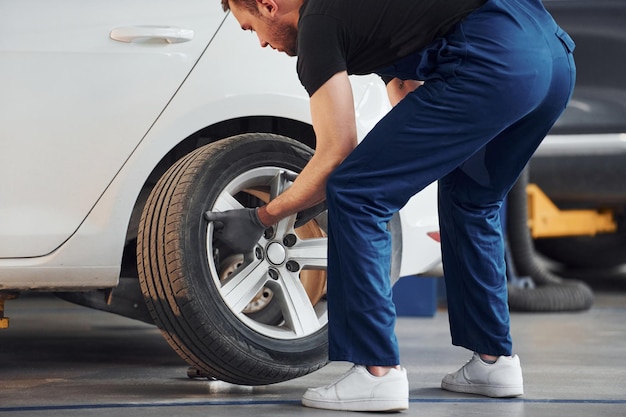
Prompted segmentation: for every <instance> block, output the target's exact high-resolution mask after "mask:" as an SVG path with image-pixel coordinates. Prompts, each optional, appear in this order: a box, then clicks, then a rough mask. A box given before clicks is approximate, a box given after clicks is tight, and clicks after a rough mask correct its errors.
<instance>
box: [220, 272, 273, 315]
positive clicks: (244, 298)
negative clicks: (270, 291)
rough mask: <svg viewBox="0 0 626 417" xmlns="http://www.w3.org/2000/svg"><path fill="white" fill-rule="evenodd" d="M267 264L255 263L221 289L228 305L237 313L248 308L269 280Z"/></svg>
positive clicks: (233, 276) (231, 278) (232, 277)
mask: <svg viewBox="0 0 626 417" xmlns="http://www.w3.org/2000/svg"><path fill="white" fill-rule="evenodd" d="M267 267H268V265H267V263H266V262H264V261H263V262H259V261H255V262H252V263H251V264H249V265H247V266H245V267H244V268H243V269H241V270H240V271H238V272H235V273H234V274H233V275H232V276H231V277H230V278H229V279H228V281H227V282H226V283H225V284H224V285H223V286H222V287H221V289H220V292H221V294H222V297H223V299H224V301H225V302H226V304H228V305H229V306H230V308H231V310H233V311H234V312H236V313H241V311H242V310H243V309H244V308H246V306H247V305H248V304H249V303H250V301H252V299H253V298H254V297H255V296H256V294H257V293H258V292H259V291H261V289H262V288H263V287H264V286H265V283H266V282H267V280H268V276H267Z"/></svg>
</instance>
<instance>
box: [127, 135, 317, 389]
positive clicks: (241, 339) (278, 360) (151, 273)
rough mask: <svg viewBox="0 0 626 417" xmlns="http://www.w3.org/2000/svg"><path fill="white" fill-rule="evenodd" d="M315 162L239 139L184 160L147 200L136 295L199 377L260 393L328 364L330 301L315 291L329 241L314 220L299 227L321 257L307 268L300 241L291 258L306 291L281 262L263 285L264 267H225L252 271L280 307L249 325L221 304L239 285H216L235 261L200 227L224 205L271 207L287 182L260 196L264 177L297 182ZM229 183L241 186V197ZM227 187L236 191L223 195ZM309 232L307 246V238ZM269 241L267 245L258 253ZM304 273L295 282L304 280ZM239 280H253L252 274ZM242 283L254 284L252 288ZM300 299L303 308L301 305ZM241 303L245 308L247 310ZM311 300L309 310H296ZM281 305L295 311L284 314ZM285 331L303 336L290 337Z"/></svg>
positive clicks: (295, 147)
mask: <svg viewBox="0 0 626 417" xmlns="http://www.w3.org/2000/svg"><path fill="white" fill-rule="evenodd" d="M311 155H312V151H311V149H309V148H307V147H306V146H304V145H302V144H300V143H298V142H296V141H293V140H290V139H287V138H284V137H279V136H276V135H269V134H246V135H240V136H235V137H232V138H229V139H225V140H222V141H219V142H216V143H213V144H210V145H207V146H205V147H203V148H200V149H198V150H196V151H194V152H192V153H190V154H189V155H187V156H185V157H184V158H182V159H181V160H180V161H178V162H177V163H176V164H174V165H173V166H172V167H171V168H170V169H169V170H168V171H167V172H166V173H165V174H164V175H163V177H162V178H161V179H160V181H159V182H158V184H157V185H156V186H155V188H154V190H153V191H152V193H151V195H150V197H149V199H148V202H147V204H146V206H145V209H144V211H143V214H142V217H141V221H140V226H139V234H138V242H137V252H138V253H137V263H138V270H139V277H140V282H141V288H142V292H143V293H144V296H145V298H146V303H147V306H148V309H149V310H150V312H151V314H152V316H153V318H154V321H155V323H156V324H157V325H158V326H159V328H160V329H161V331H162V332H163V334H164V336H165V338H166V339H167V341H168V342H169V344H170V345H171V346H172V347H173V348H174V349H175V350H176V352H177V353H178V354H179V355H180V356H181V357H182V358H183V359H185V360H186V361H187V362H188V363H189V364H190V365H192V366H193V367H195V368H196V369H198V370H199V371H201V372H202V373H203V374H206V375H211V376H213V377H215V378H217V379H220V380H224V381H227V382H231V383H236V384H244V385H261V384H271V383H276V382H281V381H285V380H289V379H292V378H296V377H299V376H302V375H305V374H308V373H310V372H312V371H315V370H317V369H319V368H320V367H322V366H324V365H325V364H326V363H327V331H326V323H327V318H326V306H325V303H326V302H325V294H320V291H319V288H320V285H321V286H322V288H325V262H326V254H325V250H324V255H323V258H324V259H323V260H322V259H319V258H320V257H319V256H318V254H319V253H320V252H321V246H320V245H322V244H323V246H324V249H325V245H326V243H325V240H326V238H325V235H324V234H323V230H322V228H321V227H320V226H319V225H318V223H317V220H312V221H310V222H309V223H307V225H312V226H307V225H304V226H303V227H301V228H300V229H303V228H304V227H309V228H312V229H313V231H314V232H313V234H314V236H313V238H312V239H313V240H312V242H313V246H314V249H315V248H317V252H315V253H314V254H313V255H312V256H313V258H311V259H309V260H308V261H307V259H305V256H304V254H303V250H302V246H298V245H300V244H301V242H305V241H307V239H306V238H305V239H302V238H301V237H300V239H298V242H299V243H298V244H297V245H296V246H294V248H295V249H297V248H298V247H299V248H300V249H299V250H300V255H297V256H296V255H294V256H295V257H296V259H297V260H298V261H299V262H300V264H301V266H302V270H303V271H304V270H307V272H310V271H312V274H313V275H314V277H313V281H314V283H313V284H306V285H307V287H306V288H304V287H305V284H304V279H303V278H299V279H298V277H296V278H295V279H293V275H294V274H293V273H289V272H287V269H286V267H285V263H283V264H282V265H276V266H273V267H272V269H273V270H274V272H278V275H279V278H278V279H277V280H274V279H271V278H269V274H268V273H267V271H265V272H264V273H263V274H262V277H261V276H260V275H259V274H258V273H257V272H259V271H261V270H262V268H265V267H266V266H267V265H268V262H269V261H267V260H265V258H263V259H262V260H259V259H256V258H255V259H251V260H247V261H245V262H244V267H245V268H242V267H240V268H239V269H237V267H236V265H235V266H234V267H233V266H232V265H230V264H229V265H230V267H231V269H234V271H235V272H234V273H233V275H232V276H234V277H235V278H237V277H238V276H240V275H239V274H242V273H244V272H243V271H245V270H246V268H252V270H253V271H256V272H255V275H254V279H256V280H257V281H258V282H261V280H267V282H266V283H264V284H263V285H264V286H263V288H266V287H267V288H271V289H273V291H274V292H276V293H280V295H282V299H281V300H280V301H281V302H282V305H281V303H277V302H274V303H271V302H269V303H266V304H267V305H265V308H267V309H268V310H270V314H269V316H270V317H269V318H268V317H263V318H258V317H257V318H255V317H254V314H252V313H250V314H248V313H245V311H246V308H248V306H246V308H244V309H243V310H242V309H241V308H240V307H236V308H235V307H232V308H231V307H229V305H228V304H227V300H226V299H228V297H229V295H227V296H225V295H223V294H222V291H223V289H224V287H225V286H226V285H227V284H226V283H232V282H233V281H235V280H234V279H232V280H228V277H227V278H223V277H222V279H220V278H219V275H220V273H219V272H218V269H219V268H220V259H222V260H223V259H227V258H228V259H232V258H233V256H234V257H237V256H238V255H237V254H228V253H227V252H225V250H224V248H220V247H219V246H217V244H216V242H214V241H213V239H212V225H209V223H207V222H206V221H205V220H204V219H203V213H204V212H205V211H207V210H211V209H221V210H224V209H225V208H224V205H229V204H235V205H236V204H240V205H242V206H249V207H254V206H258V205H261V204H263V197H264V196H266V198H265V199H266V200H267V199H269V197H270V194H272V193H273V194H274V195H275V194H276V193H279V192H280V189H278V188H276V187H277V186H278V187H282V186H285V185H288V184H287V183H286V182H285V181H288V180H286V179H284V178H282V176H281V175H279V177H280V178H277V179H276V181H274V182H273V183H272V185H270V186H267V187H266V189H265V190H264V189H263V185H262V184H261V183H259V181H257V180H258V179H259V178H261V179H262V180H267V179H268V178H266V177H264V176H263V175H267V174H269V175H273V174H279V173H280V172H282V171H286V172H289V173H291V174H295V173H298V172H299V171H300V170H301V169H302V168H303V167H304V165H305V164H306V163H307V161H308V160H309V159H310V157H311ZM264 170H265V171H264ZM257 171H258V173H257ZM250 173H253V174H250ZM242 175H243V176H244V177H241V176H242ZM246 175H247V176H249V178H247V177H246ZM255 175H257V177H258V178H257V177H255ZM241 178H243V180H242V179H241ZM246 178H247V179H246ZM238 181H239V182H238ZM241 181H243V182H241ZM255 181H256V182H255ZM233 184H240V185H239V187H240V188H241V190H238V189H236V187H237V185H233ZM227 187H235V188H233V189H232V190H230V191H224V190H226V189H227ZM233 190H234V191H233ZM242 190H245V191H242ZM231 197H232V198H231ZM236 199H239V202H238V203H235V200H236ZM218 206H221V207H218ZM323 215H325V213H323ZM294 221H295V216H293V218H290V219H286V220H283V221H281V223H279V225H278V227H277V229H281V230H282V232H280V231H277V232H276V233H277V237H282V236H278V235H279V234H280V233H285V234H288V233H289V234H291V233H293V224H294ZM320 223H321V221H320ZM300 229H299V230H300ZM296 233H298V231H296ZM306 233H308V235H309V236H308V237H310V235H311V232H310V231H309V232H306ZM275 240H276V239H271V238H270V239H266V238H265V237H263V238H261V241H260V245H259V248H262V246H263V245H268V244H269V243H270V242H274V241H275ZM316 242H322V243H319V244H318V243H316ZM315 245H317V246H315ZM261 250H262V249H261ZM209 251H210V252H209ZM305 251H307V249H305ZM309 252H310V251H309ZM309 252H307V254H308V253H309ZM208 253H211V254H212V256H208ZM294 253H295V252H294ZM316 256H317V258H315V257H316ZM253 258H254V257H253ZM314 258H315V259H314ZM241 261H242V260H241V259H238V260H236V262H241ZM228 262H231V261H228ZM307 262H308V263H309V264H311V265H313V269H311V270H308V269H307V268H306V265H304V264H306V263H307ZM246 265H247V266H246ZM292 269H293V266H292ZM319 270H321V271H319ZM320 272H321V276H320ZM303 273H305V272H300V273H299V274H298V273H296V274H297V275H300V276H301V275H302V274H303ZM242 276H246V277H247V278H249V276H248V275H242ZM250 276H252V273H250ZM320 280H322V281H323V282H322V284H320V282H321V281H320ZM287 281H288V283H287V284H285V282H287ZM241 282H242V283H243V282H252V279H249V280H247V281H246V280H242V281H241ZM223 283H224V284H223ZM222 284H223V285H222ZM234 287H235V288H237V286H234ZM309 287H314V288H313V290H314V292H315V291H316V289H317V293H316V294H309V293H307V292H305V291H306V290H308V289H309ZM285 288H289V289H285ZM294 288H295V289H294ZM248 290H249V289H248ZM249 291H250V290H249ZM229 294H232V293H229ZM275 297H277V296H276V294H275ZM305 297H308V300H304V298H305ZM241 299H242V300H244V303H245V302H246V301H248V300H247V299H244V298H243V297H242V298H241ZM230 301H232V299H230ZM274 301H276V300H274ZM299 301H300V304H299V303H298V302H299ZM307 301H308V302H309V305H308V306H302V304H306V303H307ZM287 302H290V303H291V304H290V305H289V306H288V307H285V306H284V304H285V303H287ZM232 304H236V303H235V302H232ZM250 304H252V300H250ZM277 308H278V311H279V313H281V317H282V318H281V320H280V323H277V322H276V311H277ZM281 309H282V310H281ZM289 309H291V310H289ZM293 310H295V311H296V312H297V313H302V312H303V311H304V312H305V313H303V314H305V315H306V314H308V316H306V318H305V320H303V321H304V322H306V323H305V324H302V323H298V322H297V319H290V318H289V317H291V316H293V315H294V314H293V313H294V311H293ZM253 313H258V311H255V312H253ZM282 313H286V314H285V315H282ZM313 315H314V316H313ZM283 316H284V317H283ZM316 320H318V322H316ZM264 321H265V322H264ZM290 326H291V327H293V328H297V327H298V326H300V328H298V329H297V330H294V329H291V328H290Z"/></svg>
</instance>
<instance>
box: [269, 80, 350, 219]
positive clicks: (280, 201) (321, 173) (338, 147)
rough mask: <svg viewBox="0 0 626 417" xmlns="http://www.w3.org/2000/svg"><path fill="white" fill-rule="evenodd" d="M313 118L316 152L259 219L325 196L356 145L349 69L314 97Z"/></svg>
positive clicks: (288, 211) (296, 209)
mask: <svg viewBox="0 0 626 417" xmlns="http://www.w3.org/2000/svg"><path fill="white" fill-rule="evenodd" d="M311 118H312V120H313V130H314V131H315V136H316V139H317V145H316V150H315V154H314V155H313V157H312V158H311V160H310V161H309V162H308V163H307V165H306V166H305V167H304V169H303V170H302V172H301V173H300V175H298V178H297V179H296V180H295V181H294V183H293V185H292V186H291V187H289V188H288V189H287V191H285V192H284V193H282V194H281V195H279V196H278V197H276V198H275V199H274V200H272V201H270V202H269V203H268V204H267V205H266V206H264V207H262V208H261V209H259V212H258V215H259V218H260V220H261V221H262V222H263V223H264V224H266V225H270V224H275V223H277V222H278V221H279V220H281V219H283V218H285V217H287V216H289V215H292V214H295V213H297V212H299V211H302V210H304V209H306V208H309V207H312V206H314V205H315V204H317V203H320V202H322V201H324V200H325V199H326V181H327V180H328V177H329V176H330V174H331V173H332V171H333V170H334V169H335V168H336V167H337V166H338V165H339V164H340V163H341V162H342V161H343V160H344V159H345V158H346V156H348V154H349V153H350V152H352V150H353V149H354V148H355V147H356V145H357V134H356V121H355V114H354V100H353V98H352V86H351V85H350V80H349V78H348V74H347V72H345V71H343V72H339V73H337V74H335V75H334V76H333V77H331V78H330V79H329V80H328V81H326V83H324V85H322V86H321V87H320V88H319V89H318V90H317V91H316V92H315V93H314V94H313V96H311Z"/></svg>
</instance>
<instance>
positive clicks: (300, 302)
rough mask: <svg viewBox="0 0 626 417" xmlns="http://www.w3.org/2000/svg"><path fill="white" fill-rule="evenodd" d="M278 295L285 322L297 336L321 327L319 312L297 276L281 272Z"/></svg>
mask: <svg viewBox="0 0 626 417" xmlns="http://www.w3.org/2000/svg"><path fill="white" fill-rule="evenodd" d="M275 296H276V294H275ZM278 297H279V300H280V303H281V307H282V311H283V318H284V319H285V323H286V324H287V326H289V327H290V328H291V330H293V332H294V333H295V334H296V335H297V336H302V335H307V334H311V333H313V332H316V331H317V330H318V329H319V328H320V320H319V318H318V317H317V313H316V312H315V309H314V308H313V305H311V300H309V296H308V295H307V293H306V290H305V289H304V287H303V286H302V284H301V283H300V280H299V279H298V278H297V276H294V275H293V274H290V273H283V274H281V291H280V293H279V294H278Z"/></svg>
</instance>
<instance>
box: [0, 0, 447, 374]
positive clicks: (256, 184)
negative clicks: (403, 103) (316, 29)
mask: <svg viewBox="0 0 626 417" xmlns="http://www.w3.org/2000/svg"><path fill="white" fill-rule="evenodd" d="M0 62H2V65H0V91H2V94H0V110H1V111H0V143H1V144H2V145H1V146H2V150H1V152H0V327H3V326H4V327H6V325H8V321H7V319H6V317H4V315H3V313H4V300H6V299H10V298H12V297H15V296H17V295H18V294H19V293H20V292H22V291H46V292H55V293H57V294H59V295H60V296H62V297H63V298H65V299H67V300H71V301H73V302H77V303H80V304H83V305H87V306H90V307H95V308H100V309H103V310H107V311H111V312H115V313H118V314H122V315H125V316H128V317H132V318H136V319H140V320H144V321H147V322H154V323H155V324H156V325H157V326H158V327H159V328H160V329H161V331H162V332H163V334H164V336H165V338H166V339H167V341H168V342H169V344H170V345H171V346H172V347H173V348H174V349H175V350H176V351H177V352H178V353H179V354H180V356H181V357H182V358H184V359H185V360H186V361H187V362H188V363H189V364H190V365H191V366H193V367H194V368H195V369H197V370H198V371H199V372H201V373H202V374H203V375H207V376H210V377H215V378H218V379H222V380H225V381H229V382H234V383H239V384H248V385H256V384H267V383H273V382H279V381H284V380H287V379H290V378H294V377H297V376H301V375H304V374H306V373H308V372H311V371H313V370H316V369H318V368H320V367H321V366H323V365H324V364H325V363H326V361H327V350H326V349H327V337H326V322H327V313H326V301H325V282H326V281H325V280H326V275H325V269H326V230H325V228H326V226H325V214H324V213H323V212H321V213H318V215H317V216H316V217H315V218H314V219H312V220H311V221H309V222H307V223H306V224H304V225H302V226H301V227H294V225H295V221H296V217H295V216H292V217H291V218H288V219H285V220H284V221H282V222H280V223H279V224H278V225H277V226H276V227H274V228H272V229H270V230H268V231H267V233H266V235H265V236H264V237H263V238H261V240H260V242H259V245H258V246H257V248H256V251H255V253H254V254H249V255H251V256H248V255H246V256H244V254H238V253H231V252H229V251H228V249H227V248H225V247H224V246H222V245H220V243H219V241H216V240H215V239H214V238H213V233H212V232H213V229H212V226H211V225H210V224H208V223H207V222H205V221H204V220H203V216H202V214H203V213H204V212H205V211H207V210H226V209H229V208H235V207H255V206H258V205H261V204H263V203H265V202H267V201H269V200H270V199H271V198H273V197H275V196H276V195H278V194H280V193H281V192H282V191H283V190H284V189H285V188H286V187H289V185H290V184H291V182H292V181H293V178H294V177H295V175H297V173H298V172H299V171H300V170H301V169H302V167H303V166H304V165H305V164H306V162H307V160H308V159H309V158H310V157H311V154H312V152H313V149H314V148H315V135H314V133H313V130H312V128H311V121H310V115H309V104H308V97H307V96H306V93H305V91H304V89H303V87H302V86H301V85H300V83H299V82H298V80H297V77H296V73H295V61H294V59H291V58H288V57H285V56H282V55H280V54H277V53H275V52H272V51H271V50H269V49H268V50H265V49H262V48H260V47H259V45H258V43H257V41H256V38H255V37H254V36H250V34H249V33H246V32H244V31H242V30H241V29H240V27H239V25H238V24H237V23H236V21H235V20H234V18H232V17H231V16H230V15H228V14H225V13H224V12H223V11H222V9H221V6H220V4H219V2H205V1H200V0H182V1H177V2H167V1H153V0H149V1H148V0H124V1H121V0H114V1H108V2H106V3H103V2H94V1H82V2H67V1H63V0H61V1H57V2H43V3H42V2H35V1H32V0H24V1H20V2H10V1H0ZM352 82H353V89H354V101H355V108H356V111H357V114H358V126H357V129H358V133H359V136H360V137H363V135H364V134H365V133H366V132H367V131H368V130H369V129H370V128H371V127H372V126H373V125H374V123H376V122H377V121H378V120H379V119H380V117H381V116H382V115H383V114H384V113H385V112H386V111H387V110H388V108H389V105H388V101H387V98H386V93H385V90H384V85H383V83H382V82H381V81H380V80H379V79H378V78H376V77H357V78H353V79H352ZM435 194H436V193H435V186H434V185H433V186H431V187H429V188H427V189H426V190H425V191H424V192H423V193H420V194H419V195H418V196H416V197H414V198H413V199H412V200H411V202H410V203H409V204H408V205H407V207H406V208H405V209H404V210H403V211H402V212H401V213H400V215H399V216H396V217H394V219H393V220H392V221H391V222H390V232H391V235H392V240H393V249H394V251H393V271H392V277H393V278H394V279H397V278H398V277H400V276H406V275H413V274H419V273H424V272H426V271H428V270H429V269H431V268H432V267H433V266H436V265H437V264H438V263H439V262H440V251H439V244H438V242H437V241H436V240H435V239H434V238H433V237H435V238H436V231H437V229H438V225H437V213H436V199H435V197H436V195H435ZM431 236H432V237H431ZM403 254H405V255H407V256H402V255H403ZM416 254H417V255H419V256H416Z"/></svg>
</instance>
